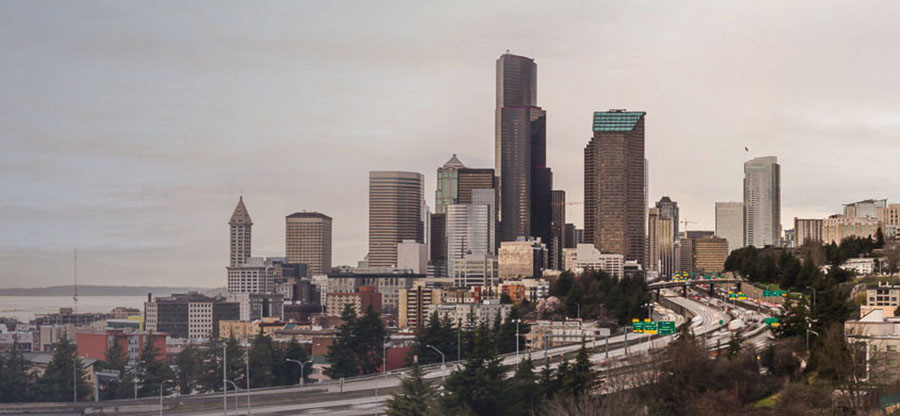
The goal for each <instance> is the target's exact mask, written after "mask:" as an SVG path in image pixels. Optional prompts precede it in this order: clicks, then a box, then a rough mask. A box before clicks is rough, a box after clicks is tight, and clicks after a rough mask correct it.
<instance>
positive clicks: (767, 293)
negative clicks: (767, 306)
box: [763, 290, 787, 297]
mask: <svg viewBox="0 0 900 416" xmlns="http://www.w3.org/2000/svg"><path fill="white" fill-rule="evenodd" d="M763 296H764V297H781V296H787V292H785V291H783V290H763Z"/></svg>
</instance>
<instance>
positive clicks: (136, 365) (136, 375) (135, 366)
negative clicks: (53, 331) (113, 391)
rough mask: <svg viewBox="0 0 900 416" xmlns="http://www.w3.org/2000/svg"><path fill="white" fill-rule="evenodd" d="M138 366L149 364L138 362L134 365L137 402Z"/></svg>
mask: <svg viewBox="0 0 900 416" xmlns="http://www.w3.org/2000/svg"><path fill="white" fill-rule="evenodd" d="M138 364H147V362H146V361H136V362H135V363H134V369H133V370H134V379H133V380H132V381H134V399H135V400H137V390H138Z"/></svg>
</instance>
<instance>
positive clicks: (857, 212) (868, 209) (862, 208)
mask: <svg viewBox="0 0 900 416" xmlns="http://www.w3.org/2000/svg"><path fill="white" fill-rule="evenodd" d="M886 207H887V199H866V200H864V201H858V202H853V203H850V204H844V215H846V216H848V217H851V218H853V217H860V218H878V210H879V209H885V208H886Z"/></svg>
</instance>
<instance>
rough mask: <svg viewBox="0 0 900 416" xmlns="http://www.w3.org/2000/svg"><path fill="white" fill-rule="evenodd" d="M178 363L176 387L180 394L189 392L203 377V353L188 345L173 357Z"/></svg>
mask: <svg viewBox="0 0 900 416" xmlns="http://www.w3.org/2000/svg"><path fill="white" fill-rule="evenodd" d="M175 362H176V364H177V365H178V388H179V390H180V391H181V394H191V393H192V392H193V391H194V390H195V389H196V388H197V387H198V384H199V383H200V380H201V379H202V377H203V353H201V352H200V351H199V350H198V349H197V347H195V346H193V345H188V346H187V347H185V348H184V349H183V350H181V352H179V353H178V355H177V356H176V357H175Z"/></svg>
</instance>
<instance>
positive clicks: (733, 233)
mask: <svg viewBox="0 0 900 416" xmlns="http://www.w3.org/2000/svg"><path fill="white" fill-rule="evenodd" d="M716 236H718V237H721V238H724V239H725V240H726V241H728V252H729V253H731V252H732V251H734V250H737V249H739V248H741V247H744V203H743V202H716Z"/></svg>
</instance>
